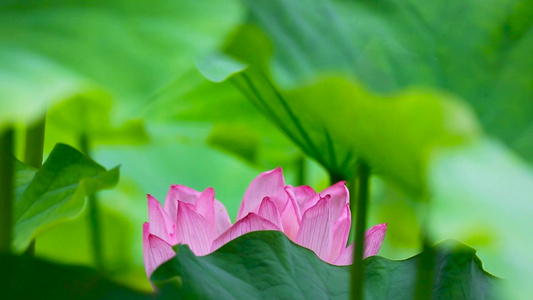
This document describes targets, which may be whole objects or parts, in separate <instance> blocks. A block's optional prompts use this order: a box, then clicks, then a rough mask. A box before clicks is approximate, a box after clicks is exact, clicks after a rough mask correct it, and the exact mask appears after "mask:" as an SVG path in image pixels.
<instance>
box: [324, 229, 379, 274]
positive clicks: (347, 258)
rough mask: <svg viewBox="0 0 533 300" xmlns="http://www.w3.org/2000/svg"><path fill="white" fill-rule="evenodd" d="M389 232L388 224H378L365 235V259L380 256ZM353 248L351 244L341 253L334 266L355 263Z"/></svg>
mask: <svg viewBox="0 0 533 300" xmlns="http://www.w3.org/2000/svg"><path fill="white" fill-rule="evenodd" d="M386 230H387V224H386V223H384V224H378V225H376V226H374V227H372V228H370V229H368V230H367V231H366V234H365V251H364V254H363V258H367V257H369V256H371V255H376V254H378V251H379V248H380V247H381V243H382V242H383V238H384V237H385V231H386ZM369 246H370V247H369ZM353 247H354V244H353V243H351V244H350V245H349V246H348V247H346V249H344V250H342V251H341V254H340V255H339V257H337V259H336V260H335V262H334V263H333V264H334V265H338V266H347V265H351V264H352V262H353Z"/></svg>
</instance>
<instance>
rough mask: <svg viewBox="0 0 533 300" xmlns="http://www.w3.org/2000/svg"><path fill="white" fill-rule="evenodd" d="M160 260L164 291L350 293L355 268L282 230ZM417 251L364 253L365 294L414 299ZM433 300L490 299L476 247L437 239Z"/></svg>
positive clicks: (240, 295) (221, 295)
mask: <svg viewBox="0 0 533 300" xmlns="http://www.w3.org/2000/svg"><path fill="white" fill-rule="evenodd" d="M175 250H176V252H177V255H176V256H175V257H174V258H173V259H171V260H170V261H168V262H166V263H164V264H163V265H162V266H160V267H159V268H158V269H157V270H156V271H155V272H154V274H153V275H152V278H151V279H152V280H153V281H154V282H155V284H156V285H158V286H160V287H161V288H162V289H161V294H160V296H161V298H164V299H173V298H174V299H175V298H177V297H182V299H193V298H194V299H197V298H202V299H263V298H290V299H309V298H313V299H347V298H348V296H349V293H350V290H349V277H350V267H348V266H344V267H339V266H333V265H330V264H328V263H326V262H324V261H322V260H320V259H319V258H318V257H317V256H316V255H315V254H314V253H313V252H312V251H311V250H309V249H306V248H303V247H300V246H298V245H296V244H294V243H292V242H291V241H290V240H289V239H288V238H287V237H286V236H285V235H284V234H283V233H281V232H277V231H262V232H252V233H249V234H246V235H244V236H241V237H239V238H237V239H235V240H233V241H231V242H230V243H228V244H226V245H225V246H223V247H222V248H220V249H218V250H217V251H215V252H214V253H212V254H209V255H206V256H201V257H198V256H195V255H194V254H193V253H192V252H191V250H190V249H189V248H188V247H187V246H183V245H178V246H176V247H175ZM419 261H420V255H418V256H414V257H412V258H410V259H407V260H403V261H392V260H388V259H385V258H383V257H378V256H374V257H370V258H367V259H366V260H365V265H366V281H365V299H391V295H394V299H413V296H414V290H415V282H416V274H417V266H418V263H419ZM434 278H435V280H434V285H433V299H491V298H492V297H493V295H494V294H493V293H494V292H495V290H493V288H494V287H495V286H496V283H497V280H496V279H495V278H494V277H493V276H491V275H490V274H488V273H486V272H485V271H484V270H483V268H482V266H481V262H480V260H479V259H478V258H477V256H476V255H475V250H473V249H472V248H469V247H467V246H465V245H463V244H460V243H457V242H453V241H446V242H443V243H441V244H438V245H437V246H436V255H435V276H434Z"/></svg>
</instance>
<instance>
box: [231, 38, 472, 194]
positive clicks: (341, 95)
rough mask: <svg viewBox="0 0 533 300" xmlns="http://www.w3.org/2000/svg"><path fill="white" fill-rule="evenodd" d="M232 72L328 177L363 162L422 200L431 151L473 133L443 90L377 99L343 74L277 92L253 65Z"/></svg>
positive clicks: (467, 116)
mask: <svg viewBox="0 0 533 300" xmlns="http://www.w3.org/2000/svg"><path fill="white" fill-rule="evenodd" d="M248 28H249V27H248ZM247 31H248V29H246V28H245V30H244V34H243V35H242V36H240V37H239V38H237V39H236V40H235V41H236V42H235V43H236V44H239V45H243V47H242V48H239V47H237V46H234V45H233V46H231V47H230V49H240V51H243V50H242V49H244V48H245V47H244V43H245V40H244V39H243V37H244V38H245V37H246V33H247ZM249 49H253V48H249ZM250 52H251V53H256V52H255V51H252V50H250ZM248 60H254V58H252V59H250V58H249V57H248ZM232 71H233V70H228V73H231V72H232ZM231 75H233V76H232V77H230V80H232V81H233V82H234V84H235V85H236V86H239V87H241V88H242V91H243V94H244V95H245V96H247V97H248V98H249V100H250V101H251V102H252V103H254V104H255V105H256V106H257V107H258V108H259V110H260V111H261V112H263V113H264V114H265V115H266V116H267V117H269V118H270V119H271V120H272V121H273V123H274V124H276V125H277V126H278V127H279V128H280V129H281V130H282V131H283V132H284V133H285V134H286V135H287V136H288V137H289V138H291V139H292V140H293V141H294V142H295V143H296V144H297V145H298V146H300V147H301V148H302V149H303V150H304V151H305V152H306V153H307V154H308V155H310V156H311V157H313V158H314V159H316V160H317V161H318V162H319V163H320V164H321V165H323V166H324V167H325V168H326V169H327V170H328V171H329V173H330V175H331V177H332V178H333V180H341V179H346V178H350V177H351V176H352V175H353V171H354V170H355V167H354V165H355V163H356V162H357V160H358V159H360V158H363V159H365V160H366V161H368V163H369V164H370V165H371V166H372V168H373V169H374V172H376V173H378V174H381V175H384V176H385V177H387V178H389V179H391V180H393V181H394V182H396V183H399V184H400V185H402V187H403V188H405V189H406V190H408V191H410V192H412V193H413V194H415V195H421V194H424V193H425V191H426V180H425V174H426V162H427V159H428V155H429V154H430V153H431V151H432V150H433V149H435V148H437V147H443V146H454V145H457V144H460V143H462V142H464V141H467V140H470V139H473V138H475V137H476V136H477V135H478V128H477V124H476V121H475V118H474V117H473V116H472V114H471V112H470V111H469V109H468V108H467V107H465V106H464V105H462V103H461V102H460V101H459V100H458V99H456V98H455V97H453V96H452V95H450V94H447V93H439V92H436V91H434V90H427V89H411V90H406V91H404V92H402V93H397V94H393V95H380V94H375V93H372V92H370V91H368V90H366V89H365V88H363V87H362V86H360V85H358V84H357V83H355V82H353V81H352V80H350V79H346V78H344V77H323V78H320V79H318V80H315V81H314V82H311V83H306V84H304V85H303V87H300V88H298V89H293V90H282V89H281V88H279V87H277V86H275V85H274V84H273V83H272V81H271V80H270V79H269V77H268V76H267V75H266V74H265V73H263V72H262V71H261V70H257V68H254V67H249V68H248V69H246V70H245V71H243V72H240V73H237V74H231Z"/></svg>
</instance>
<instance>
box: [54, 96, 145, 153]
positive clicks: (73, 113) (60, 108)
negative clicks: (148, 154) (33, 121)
mask: <svg viewBox="0 0 533 300" xmlns="http://www.w3.org/2000/svg"><path fill="white" fill-rule="evenodd" d="M112 106H113V101H112V99H111V98H110V97H109V95H106V94H105V93H102V92H92V93H86V94H83V95H77V96H75V97H73V98H71V99H68V100H66V101H63V102H62V103H59V104H57V105H55V106H54V107H52V108H51V109H50V110H49V111H48V113H47V115H46V137H45V147H44V151H45V152H49V151H50V150H51V149H52V148H53V147H54V145H55V144H57V143H59V142H60V143H64V144H68V145H79V144H80V138H81V136H82V135H85V136H86V137H87V139H88V140H89V142H90V144H91V145H89V146H94V145H96V144H142V143H146V142H147V141H148V134H147V132H146V130H145V126H144V122H143V121H142V120H140V119H134V118H130V119H129V120H127V121H125V122H124V123H122V124H116V121H114V120H113V117H112V113H111V112H112Z"/></svg>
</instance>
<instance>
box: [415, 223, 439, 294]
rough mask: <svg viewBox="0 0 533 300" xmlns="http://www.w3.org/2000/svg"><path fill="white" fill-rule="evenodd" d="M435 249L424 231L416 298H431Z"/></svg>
mask: <svg viewBox="0 0 533 300" xmlns="http://www.w3.org/2000/svg"><path fill="white" fill-rule="evenodd" d="M434 269H435V249H433V247H432V246H431V244H430V242H429V239H428V238H427V235H426V234H425V233H424V232H423V233H422V253H421V254H420V257H419V259H418V270H417V276H416V287H415V299H416V300H424V299H431V296H432V292H433V280H434V277H435V274H434V273H435V272H434Z"/></svg>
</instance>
